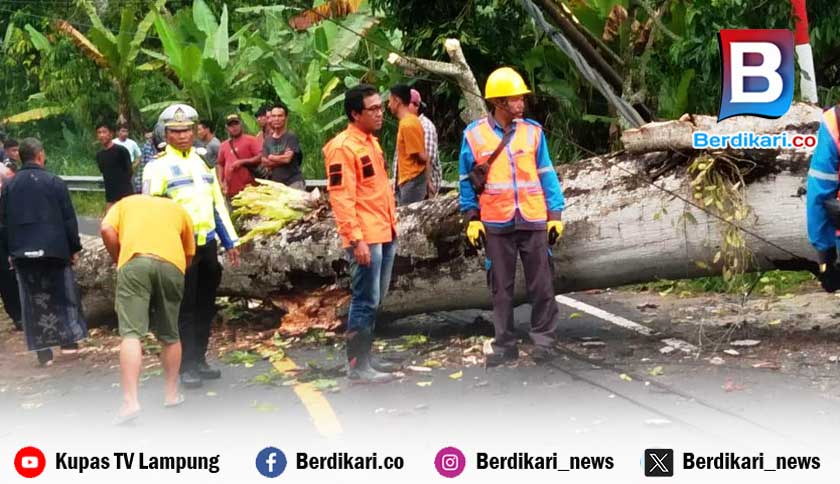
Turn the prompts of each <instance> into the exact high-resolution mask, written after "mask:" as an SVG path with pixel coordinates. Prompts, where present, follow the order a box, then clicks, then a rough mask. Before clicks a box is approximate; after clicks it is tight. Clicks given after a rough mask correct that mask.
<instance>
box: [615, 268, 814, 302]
mask: <svg viewBox="0 0 840 484" xmlns="http://www.w3.org/2000/svg"><path fill="white" fill-rule="evenodd" d="M813 280H814V275H813V274H811V273H810V272H793V271H768V272H764V273H751V274H745V275H743V276H739V277H738V278H737V280H736V281H735V282H734V283H733V284H727V282H726V281H724V280H723V277H720V276H717V277H699V278H697V279H681V280H667V279H663V280H659V281H654V282H649V283H645V284H633V285H630V286H624V287H623V288H621V289H625V290H632V291H651V292H657V293H659V294H660V295H661V296H668V295H674V296H679V297H691V296H697V295H701V294H743V293H744V292H745V290H747V289H749V288H751V287H753V285H755V288H754V289H753V291H752V294H753V295H764V296H778V295H782V294H788V293H792V292H797V291H801V290H803V289H804V286H805V285H806V284H808V283H809V282H811V281H813Z"/></svg>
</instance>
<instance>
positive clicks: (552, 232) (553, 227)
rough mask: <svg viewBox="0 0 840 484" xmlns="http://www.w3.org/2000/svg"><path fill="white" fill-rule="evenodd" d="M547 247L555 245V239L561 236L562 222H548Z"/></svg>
mask: <svg viewBox="0 0 840 484" xmlns="http://www.w3.org/2000/svg"><path fill="white" fill-rule="evenodd" d="M546 229H547V230H548V245H554V244H556V243H557V239H559V238H560V237H562V236H563V222H561V221H560V220H549V221H548V226H547V227H546Z"/></svg>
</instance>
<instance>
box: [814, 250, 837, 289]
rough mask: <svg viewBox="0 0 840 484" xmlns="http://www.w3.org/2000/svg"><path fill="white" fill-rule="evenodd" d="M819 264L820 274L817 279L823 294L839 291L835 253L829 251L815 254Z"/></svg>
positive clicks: (834, 251)
mask: <svg viewBox="0 0 840 484" xmlns="http://www.w3.org/2000/svg"><path fill="white" fill-rule="evenodd" d="M817 259H818V260H819V263H820V272H819V274H818V275H817V279H819V281H820V285H821V286H822V288H823V289H824V290H825V292H835V291H837V290H840V270H838V269H837V264H836V263H837V251H836V250H835V249H830V250H827V251H821V252H819V253H818V254H817Z"/></svg>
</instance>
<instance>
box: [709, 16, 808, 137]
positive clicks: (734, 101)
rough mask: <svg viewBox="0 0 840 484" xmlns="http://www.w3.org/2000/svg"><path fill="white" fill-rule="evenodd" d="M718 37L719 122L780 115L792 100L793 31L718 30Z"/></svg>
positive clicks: (788, 107)
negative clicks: (719, 67)
mask: <svg viewBox="0 0 840 484" xmlns="http://www.w3.org/2000/svg"><path fill="white" fill-rule="evenodd" d="M718 40H719V41H720V54H721V81H722V87H723V89H722V90H721V98H720V114H719V115H718V121H722V120H724V119H726V118H731V117H732V116H741V115H750V116H759V117H762V118H779V117H781V116H783V115H784V114H785V113H786V112H787V111H788V109H790V105H791V102H792V101H793V87H794V77H793V76H794V71H793V58H794V43H793V32H791V31H789V30H784V29H778V30H721V31H720V34H718Z"/></svg>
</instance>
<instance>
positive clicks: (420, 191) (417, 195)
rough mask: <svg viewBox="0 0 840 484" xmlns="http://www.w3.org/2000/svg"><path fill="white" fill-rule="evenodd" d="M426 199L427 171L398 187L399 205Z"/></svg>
mask: <svg viewBox="0 0 840 484" xmlns="http://www.w3.org/2000/svg"><path fill="white" fill-rule="evenodd" d="M425 199H426V172H423V173H421V174H419V175H417V176H416V177H414V178H412V179H411V180H408V181H407V182H405V183H403V184H402V185H400V186H398V187H397V205H400V206H403V205H408V204H409V203H414V202H421V201H423V200H425Z"/></svg>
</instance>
